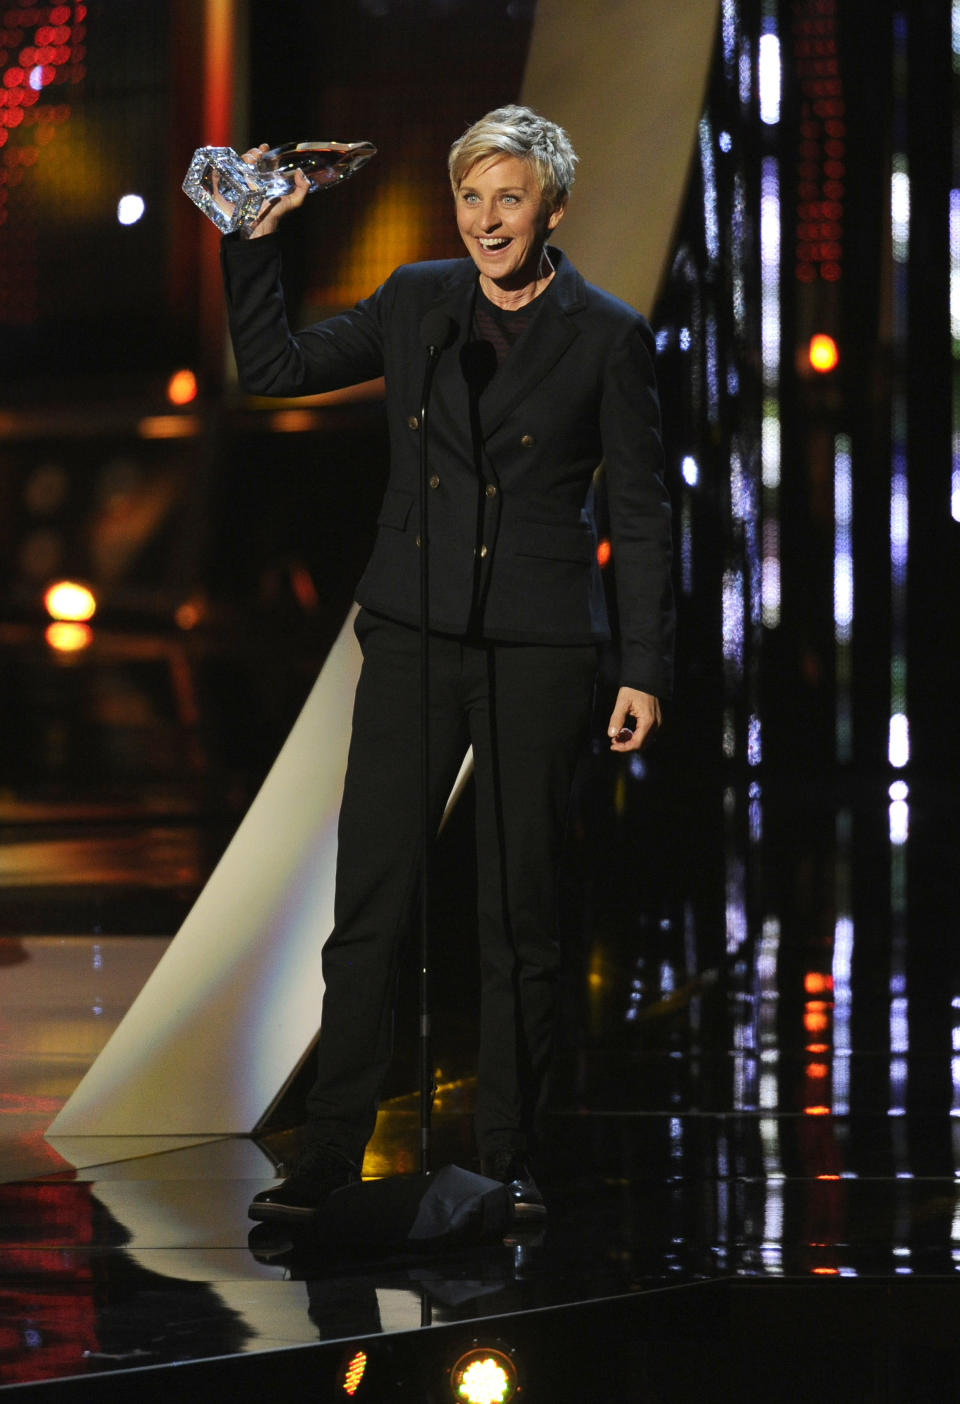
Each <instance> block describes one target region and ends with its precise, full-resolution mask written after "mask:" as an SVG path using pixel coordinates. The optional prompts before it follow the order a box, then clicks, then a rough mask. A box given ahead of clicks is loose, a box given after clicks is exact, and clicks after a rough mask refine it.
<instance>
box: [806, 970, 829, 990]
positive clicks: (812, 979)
mask: <svg viewBox="0 0 960 1404" xmlns="http://www.w3.org/2000/svg"><path fill="white" fill-rule="evenodd" d="M803 988H804V989H805V990H806V992H807V994H825V993H826V992H828V991H830V990H832V989H833V976H832V975H824V974H823V973H822V971H819V970H810V971H808V972H807V974H806V975H805V976H804V977H803Z"/></svg>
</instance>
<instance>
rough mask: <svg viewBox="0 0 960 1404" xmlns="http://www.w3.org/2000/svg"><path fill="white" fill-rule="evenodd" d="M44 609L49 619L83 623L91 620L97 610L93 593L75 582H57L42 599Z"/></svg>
mask: <svg viewBox="0 0 960 1404" xmlns="http://www.w3.org/2000/svg"><path fill="white" fill-rule="evenodd" d="M43 603H44V608H45V609H46V611H47V613H48V614H49V616H50V618H51V619H63V620H69V621H71V622H83V621H84V620H87V619H92V618H93V616H94V614H95V613H96V610H97V601H96V599H95V598H94V594H93V591H92V590H90V589H88V588H87V586H86V585H78V584H77V582H76V581H75V580H58V581H57V583H56V584H55V585H51V586H50V588H49V589H48V590H47V591H46V593H45V594H44V597H43Z"/></svg>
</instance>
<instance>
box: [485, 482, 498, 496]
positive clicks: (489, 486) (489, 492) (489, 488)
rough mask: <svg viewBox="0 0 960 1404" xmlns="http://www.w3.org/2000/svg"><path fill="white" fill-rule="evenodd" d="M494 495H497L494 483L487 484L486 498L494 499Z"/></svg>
mask: <svg viewBox="0 0 960 1404" xmlns="http://www.w3.org/2000/svg"><path fill="white" fill-rule="evenodd" d="M496 495H497V488H496V484H495V483H487V496H488V497H496Z"/></svg>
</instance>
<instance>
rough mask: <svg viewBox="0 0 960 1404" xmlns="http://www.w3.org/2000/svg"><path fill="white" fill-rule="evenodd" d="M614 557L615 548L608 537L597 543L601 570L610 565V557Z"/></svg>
mask: <svg viewBox="0 0 960 1404" xmlns="http://www.w3.org/2000/svg"><path fill="white" fill-rule="evenodd" d="M612 555H613V547H612V546H611V545H610V542H609V540H608V538H607V537H603V539H602V540H600V541H598V542H597V562H598V564H599V565H600V566H601V568H602V567H603V566H605V565H609V564H610V557H611V556H612Z"/></svg>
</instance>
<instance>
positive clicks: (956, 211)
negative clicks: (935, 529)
mask: <svg viewBox="0 0 960 1404" xmlns="http://www.w3.org/2000/svg"><path fill="white" fill-rule="evenodd" d="M953 12H954V21H955V23H960V0H954V7H953ZM954 57H956V55H954ZM958 128H960V123H958ZM953 140H954V153H953V161H954V166H955V167H960V129H955V131H954V138H953ZM950 344H951V347H952V349H953V377H952V380H953V383H952V389H951V399H952V404H953V414H952V434H951V449H952V452H951V457H952V460H953V462H952V471H951V473H950V515H951V516H952V517H953V520H954V521H955V522H960V190H957V189H954V190H951V191H950Z"/></svg>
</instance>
